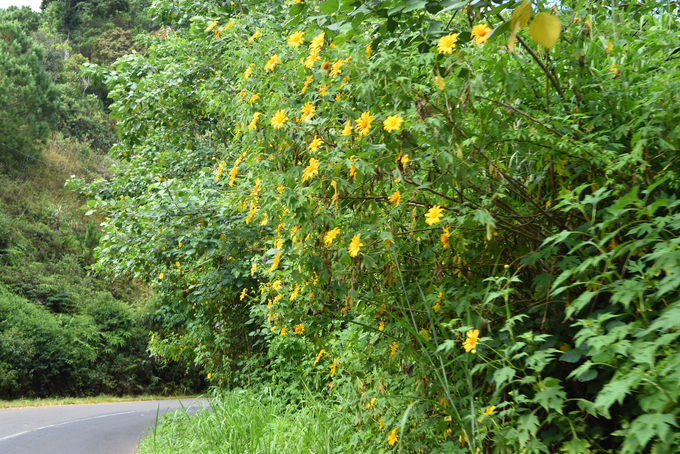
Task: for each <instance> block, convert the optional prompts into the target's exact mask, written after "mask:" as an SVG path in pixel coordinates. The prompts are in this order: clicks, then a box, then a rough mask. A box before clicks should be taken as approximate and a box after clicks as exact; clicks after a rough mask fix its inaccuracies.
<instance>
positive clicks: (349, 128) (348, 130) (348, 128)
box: [342, 121, 352, 136]
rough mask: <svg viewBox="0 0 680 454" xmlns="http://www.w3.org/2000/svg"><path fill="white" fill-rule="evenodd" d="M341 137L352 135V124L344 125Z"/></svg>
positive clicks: (349, 122)
mask: <svg viewBox="0 0 680 454" xmlns="http://www.w3.org/2000/svg"><path fill="white" fill-rule="evenodd" d="M342 135H343V136H351V135H352V122H351V121H348V122H347V123H345V127H344V129H343V130H342Z"/></svg>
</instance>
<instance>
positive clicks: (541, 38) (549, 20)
mask: <svg viewBox="0 0 680 454" xmlns="http://www.w3.org/2000/svg"><path fill="white" fill-rule="evenodd" d="M561 32H562V23H561V22H560V20H559V19H558V18H557V16H553V15H552V14H548V13H538V14H537V15H536V17H535V18H534V20H532V21H531V24H529V34H530V35H531V37H532V38H533V39H534V41H536V42H537V43H538V44H541V45H542V46H543V47H545V48H547V49H552V47H553V46H554V45H555V43H557V40H558V39H559V37H560V33H561Z"/></svg>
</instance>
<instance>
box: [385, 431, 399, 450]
mask: <svg viewBox="0 0 680 454" xmlns="http://www.w3.org/2000/svg"><path fill="white" fill-rule="evenodd" d="M398 439H399V437H398V436H397V428H396V427H395V428H394V429H393V430H392V432H390V436H389V437H387V442H388V443H389V444H390V446H394V444H395V443H396V442H397V440H398Z"/></svg>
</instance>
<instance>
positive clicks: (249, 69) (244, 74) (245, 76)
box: [243, 66, 253, 79]
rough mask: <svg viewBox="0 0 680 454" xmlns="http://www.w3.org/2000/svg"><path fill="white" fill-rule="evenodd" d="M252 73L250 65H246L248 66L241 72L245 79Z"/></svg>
mask: <svg viewBox="0 0 680 454" xmlns="http://www.w3.org/2000/svg"><path fill="white" fill-rule="evenodd" d="M252 75H253V68H252V66H248V67H247V68H246V70H245V71H244V73H243V78H244V79H247V78H249V77H250V76H252Z"/></svg>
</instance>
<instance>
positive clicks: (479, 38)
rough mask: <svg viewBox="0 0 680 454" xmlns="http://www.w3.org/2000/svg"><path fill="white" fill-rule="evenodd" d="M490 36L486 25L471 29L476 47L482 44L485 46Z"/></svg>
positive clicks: (489, 30)
mask: <svg viewBox="0 0 680 454" xmlns="http://www.w3.org/2000/svg"><path fill="white" fill-rule="evenodd" d="M490 35H491V28H489V26H488V25H486V24H479V25H475V26H474V27H472V39H474V40H475V44H477V45H478V46H479V45H480V44H482V43H484V44H486V41H487V40H488V39H489V36H490Z"/></svg>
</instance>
